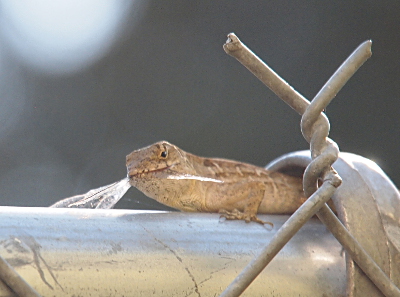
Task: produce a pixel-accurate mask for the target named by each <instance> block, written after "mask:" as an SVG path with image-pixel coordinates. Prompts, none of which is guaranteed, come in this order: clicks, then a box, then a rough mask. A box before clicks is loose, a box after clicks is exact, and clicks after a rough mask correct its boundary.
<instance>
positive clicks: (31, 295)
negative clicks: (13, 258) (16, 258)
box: [0, 256, 41, 297]
mask: <svg viewBox="0 0 400 297" xmlns="http://www.w3.org/2000/svg"><path fill="white" fill-rule="evenodd" d="M0 279H1V280H2V281H3V282H4V283H5V284H6V285H7V286H8V287H10V289H11V290H12V291H14V292H15V293H16V294H17V296H20V297H41V296H40V294H39V293H38V292H36V290H35V289H33V288H32V287H31V286H30V285H29V284H28V283H27V282H26V281H25V280H24V279H23V278H22V277H21V276H20V275H19V274H18V273H17V272H16V271H15V270H14V268H12V266H11V265H10V264H8V262H7V261H6V260H5V259H4V258H3V257H1V256H0Z"/></svg>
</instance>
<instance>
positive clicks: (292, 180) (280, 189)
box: [126, 141, 305, 223]
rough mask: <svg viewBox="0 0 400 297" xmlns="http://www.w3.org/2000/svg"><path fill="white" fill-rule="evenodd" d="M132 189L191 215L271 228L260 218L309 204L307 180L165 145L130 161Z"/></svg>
mask: <svg viewBox="0 0 400 297" xmlns="http://www.w3.org/2000/svg"><path fill="white" fill-rule="evenodd" d="M126 166H127V169H128V177H129V180H130V184H131V185H132V186H134V187H136V188H137V189H139V190H140V191H142V192H143V193H144V194H145V195H147V196H148V197H150V198H153V199H155V200H157V201H158V202H160V203H162V204H165V205H168V206H170V207H173V208H176V209H179V210H182V211H191V212H196V211H197V212H219V213H222V214H223V216H225V217H226V218H227V219H243V220H245V221H246V222H249V221H255V222H258V223H266V222H263V221H261V220H260V219H258V218H257V215H256V214H257V213H265V214H287V213H293V212H294V211H295V210H296V209H297V208H298V207H299V206H300V205H301V204H302V203H303V202H304V201H305V197H304V193H303V187H302V180H301V178H298V177H292V176H289V175H285V174H282V173H279V172H272V171H268V170H265V169H264V168H261V167H257V166H254V165H250V164H246V163H242V162H237V161H231V160H225V159H214V158H202V157H198V156H195V155H193V154H189V153H187V152H185V151H183V150H181V149H180V148H178V147H176V146H175V145H173V144H170V143H168V142H166V141H160V142H157V143H155V144H152V145H150V146H148V147H145V148H142V149H139V150H136V151H133V152H132V153H130V154H129V155H128V156H127V157H126Z"/></svg>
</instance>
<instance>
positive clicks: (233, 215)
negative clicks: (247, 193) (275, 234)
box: [219, 208, 274, 227]
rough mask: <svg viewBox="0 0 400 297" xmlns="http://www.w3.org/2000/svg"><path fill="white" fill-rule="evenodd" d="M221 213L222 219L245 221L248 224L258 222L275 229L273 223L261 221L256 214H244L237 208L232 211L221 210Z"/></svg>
mask: <svg viewBox="0 0 400 297" xmlns="http://www.w3.org/2000/svg"><path fill="white" fill-rule="evenodd" d="M219 213H220V214H221V217H223V218H226V219H227V220H244V221H245V222H246V223H249V222H256V223H259V224H262V225H264V224H268V225H270V226H271V227H274V224H272V223H271V222H266V221H263V220H260V219H259V218H258V217H257V216H256V215H255V214H249V213H244V212H241V211H239V210H237V209H236V208H235V209H234V210H232V211H227V210H225V209H221V210H220V211H219Z"/></svg>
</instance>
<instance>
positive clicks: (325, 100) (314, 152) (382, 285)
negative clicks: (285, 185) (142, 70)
mask: <svg viewBox="0 0 400 297" xmlns="http://www.w3.org/2000/svg"><path fill="white" fill-rule="evenodd" d="M371 43H372V42H371V41H366V42H364V43H362V44H361V45H360V46H359V47H358V48H357V49H356V50H355V51H354V52H353V53H352V54H351V55H350V57H349V58H348V59H347V60H346V61H345V62H344V63H343V64H342V65H341V66H340V67H339V69H338V70H337V71H336V72H335V73H334V75H333V76H332V77H331V78H330V79H329V80H328V82H327V83H326V84H325V85H324V87H323V88H322V89H321V91H320V92H319V93H318V94H317V96H316V97H315V98H314V99H313V101H312V102H311V103H310V102H309V101H308V100H307V99H306V98H304V97H303V96H302V95H301V94H299V93H298V92H297V91H295V90H294V89H293V88H292V87H290V85H289V84H288V83H286V82H285V81H284V80H283V79H282V78H280V77H279V76H278V75H277V74H276V73H275V72H274V71H273V70H272V69H271V68H269V67H268V66H267V65H266V64H265V63H264V62H263V61H262V60H260V59H259V58H258V57H257V56H256V55H255V54H254V53H253V52H252V51H251V50H249V49H248V48H247V47H246V46H245V45H244V44H243V43H242V42H241V41H240V40H239V39H238V38H237V36H236V35H235V34H233V33H231V34H229V35H228V40H227V42H226V43H225V44H224V49H225V51H226V52H227V53H228V54H229V55H231V56H233V57H234V58H236V59H237V60H238V61H239V62H240V63H242V64H243V65H244V66H245V67H246V68H247V69H248V70H250V72H252V73H253V74H254V75H255V76H256V77H257V78H258V79H260V80H261V81H262V82H263V83H264V84H265V85H266V86H267V87H269V88H270V89H271V90H272V91H273V92H274V93H275V94H277V95H278V97H280V98H281V99H282V100H283V101H284V102H286V103H287V104H288V105H289V106H290V107H292V108H293V109H294V110H295V111H297V112H298V113H299V114H302V115H303V116H302V121H301V127H302V133H303V136H304V138H305V139H306V140H307V141H308V142H309V143H310V150H311V156H312V159H313V161H312V162H311V163H310V164H309V166H308V167H307V168H306V171H305V173H304V182H303V185H304V191H305V194H306V196H307V197H309V198H308V200H307V201H306V202H305V203H304V204H303V205H302V207H300V208H299V209H298V210H297V211H296V212H295V213H294V214H293V215H292V216H291V217H290V219H288V221H287V222H286V223H285V224H284V225H283V226H282V227H281V229H280V230H279V231H278V232H277V233H276V235H275V236H274V238H273V239H272V240H271V242H270V243H269V244H268V245H267V246H266V247H265V248H264V249H263V250H262V252H261V253H260V254H259V255H258V256H257V257H255V258H254V259H253V260H252V261H251V262H250V263H249V264H248V265H247V266H246V268H245V269H244V270H243V271H242V272H241V273H240V274H239V275H238V276H237V277H236V279H235V280H234V281H233V282H232V283H231V284H230V285H229V286H228V287H227V288H226V290H225V291H224V292H223V293H222V294H221V295H220V296H221V297H228V296H229V297H236V296H240V295H241V293H242V292H243V291H244V290H246V288H247V287H248V286H249V285H250V284H251V282H252V281H253V280H254V279H255V278H256V277H257V275H258V274H259V273H260V272H261V271H262V270H263V269H264V268H265V267H266V266H267V265H268V263H269V262H270V261H271V260H272V259H273V258H274V256H275V255H276V254H277V253H278V252H279V250H280V249H281V248H282V247H283V246H284V245H285V244H286V243H287V242H288V241H289V240H290V238H291V237H292V236H293V235H294V234H295V233H296V232H297V231H298V230H299V229H300V228H301V226H302V225H303V224H304V223H305V222H306V221H307V220H308V219H309V218H311V217H312V216H313V215H314V214H315V213H317V216H318V217H319V218H320V220H321V221H322V222H323V223H324V224H325V225H326V226H327V227H328V229H329V230H330V231H331V232H332V233H333V235H334V236H335V237H336V238H337V239H338V241H339V242H340V243H341V244H342V246H343V247H344V248H345V250H346V251H347V252H348V253H349V255H350V256H351V258H352V259H353V260H354V261H355V262H356V263H357V265H358V266H359V267H360V268H361V269H362V270H363V271H364V273H365V274H366V275H368V277H369V278H370V279H371V280H372V281H373V283H374V284H375V285H376V286H377V287H378V288H379V289H380V290H381V292H382V293H383V294H384V295H385V296H387V297H389V296H396V297H400V290H399V289H398V288H397V287H396V285H395V284H394V283H393V282H392V281H391V280H390V278H389V277H388V276H387V275H386V274H385V273H384V272H383V271H382V269H381V268H380V267H379V266H378V265H377V264H376V263H375V262H374V261H373V259H372V258H371V257H370V256H369V255H368V254H367V253H366V251H365V250H364V249H363V248H362V246H361V245H360V244H359V243H358V242H357V240H356V239H355V238H354V237H353V236H352V235H351V234H350V233H349V232H348V230H347V229H346V228H345V227H344V226H343V224H342V223H341V222H340V221H339V219H338V218H337V217H336V216H335V214H334V213H333V212H332V210H331V209H330V208H329V207H328V206H327V205H326V203H325V202H327V201H328V200H329V199H330V197H331V196H332V195H333V193H334V191H335V190H336V188H337V187H338V186H339V185H340V183H341V179H340V177H339V176H338V175H337V174H336V172H335V171H334V170H333V169H332V167H331V165H332V164H333V163H334V162H335V161H336V159H337V157H338V153H339V149H338V147H337V145H336V143H335V142H334V141H332V140H331V139H329V138H328V137H327V136H328V133H329V121H328V119H327V117H326V116H325V115H324V114H323V113H322V112H323V110H324V109H325V108H326V106H327V105H328V104H329V103H330V101H331V100H332V99H333V98H334V97H335V96H336V94H337V92H339V90H340V89H341V88H342V87H343V86H344V85H345V83H346V82H347V81H348V79H349V78H350V77H351V76H352V75H353V74H354V73H355V72H356V71H357V70H358V68H359V67H360V66H361V65H362V64H363V63H364V62H365V61H366V60H367V59H368V58H369V57H370V56H371ZM319 178H321V179H322V180H323V184H322V186H321V187H320V188H318V187H317V180H318V179H319Z"/></svg>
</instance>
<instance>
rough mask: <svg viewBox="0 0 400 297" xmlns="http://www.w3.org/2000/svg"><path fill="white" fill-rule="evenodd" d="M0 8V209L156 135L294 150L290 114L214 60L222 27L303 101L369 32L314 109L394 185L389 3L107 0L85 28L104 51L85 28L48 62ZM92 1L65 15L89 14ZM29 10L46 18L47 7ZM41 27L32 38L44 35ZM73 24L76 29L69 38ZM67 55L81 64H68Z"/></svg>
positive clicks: (253, 149) (263, 159)
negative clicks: (88, 31)
mask: <svg viewBox="0 0 400 297" xmlns="http://www.w3.org/2000/svg"><path fill="white" fill-rule="evenodd" d="M5 3H6V1H4V2H2V3H0V5H1V7H0V18H1V26H2V27H1V28H2V29H1V35H0V38H1V39H0V44H1V45H0V68H1V69H0V154H1V155H0V156H1V158H0V164H1V165H0V203H1V205H17V206H48V205H49V204H51V203H53V202H55V201H57V200H59V199H62V198H65V197H68V196H72V195H76V194H80V193H84V192H87V191H88V190H89V189H91V188H96V187H100V186H103V185H106V184H110V183H112V182H114V181H117V180H119V179H121V178H123V177H124V176H126V168H125V156H126V155H127V154H128V153H129V152H131V151H132V150H134V149H138V148H140V147H143V146H147V145H149V144H151V143H154V142H156V141H158V140H168V141H169V142H171V143H173V144H176V145H177V146H179V147H181V148H182V149H184V150H186V151H189V152H192V153H194V154H197V155H200V156H210V157H224V158H230V159H236V160H240V161H245V162H250V163H253V164H257V165H260V166H264V165H265V164H267V163H268V162H269V161H271V160H272V159H274V158H276V157H278V156H280V155H282V154H284V153H288V152H291V151H295V150H303V149H307V148H308V144H307V143H306V142H305V140H304V139H303V137H302V135H301V133H300V128H299V121H300V117H299V116H298V115H297V114H296V113H295V112H294V111H293V110H291V109H290V108H289V107H288V106H287V105H286V104H284V103H283V102H282V101H281V100H280V99H279V98H277V97H276V96H275V95H274V94H273V93H272V92H271V91H270V90H268V89H267V88H266V87H265V86H263V85H262V84H261V83H260V82H259V81H258V80H257V79H256V78H255V77H254V76H253V75H252V74H250V72H248V71H247V70H246V69H245V68H244V67H243V66H241V65H240V64H239V63H238V62H237V61H236V60H234V59H233V58H231V57H230V56H228V55H227V54H225V52H224V51H223V49H222V45H223V44H224V42H225V40H226V35H227V33H229V32H235V33H236V34H237V35H238V37H239V38H240V39H241V40H242V41H243V42H244V43H245V44H246V45H247V46H248V47H250V48H251V49H252V50H253V51H254V52H255V53H256V54H258V55H259V56H260V57H261V58H262V59H263V60H264V61H265V62H266V63H268V64H269V66H270V67H272V68H273V69H274V70H275V71H276V72H277V73H279V74H280V75H281V76H282V77H283V78H284V79H286V80H287V81H288V82H289V83H290V84H291V85H292V86H293V87H294V88H296V89H297V90H298V91H299V92H300V93H302V94H303V95H304V96H305V97H307V98H308V99H312V97H313V96H314V95H315V94H316V93H317V92H318V91H319V89H320V88H321V87H322V86H323V84H324V83H325V82H326V80H327V79H328V78H329V77H330V76H331V75H332V74H333V72H334V71H335V70H336V69H337V67H338V66H339V65H340V64H341V63H342V62H343V61H344V60H345V59H346V58H347V57H348V55H349V54H350V53H351V52H352V51H353V50H354V49H355V48H356V47H357V46H358V45H359V44H360V43H361V42H363V41H364V40H367V39H372V41H373V46H372V50H373V56H372V58H371V59H370V60H368V61H367V62H366V63H365V64H364V66H362V67H361V68H360V70H359V71H358V72H357V73H356V74H355V76H354V77H353V78H351V80H350V81H349V82H348V83H347V85H346V86H345V87H344V88H343V89H342V90H341V91H340V92H339V94H338V96H337V97H336V98H335V99H334V100H333V101H332V103H331V104H330V105H329V107H328V108H327V115H328V117H329V119H330V121H331V133H330V137H331V138H332V139H334V140H335V141H336V142H337V143H338V144H339V146H340V149H341V150H342V151H348V152H353V153H356V154H360V155H362V156H365V157H368V158H371V159H373V160H374V161H376V162H377V163H378V164H379V165H380V166H381V167H382V168H383V170H385V171H386V173H387V174H388V175H389V176H390V177H391V178H392V179H393V181H394V182H395V183H396V184H397V185H399V184H400V172H399V170H398V169H399V166H400V165H399V164H398V152H399V150H398V148H399V132H400V128H399V126H400V120H399V116H398V114H399V105H400V100H399V99H400V86H399V80H400V67H399V61H400V54H399V53H400V50H399V49H400V34H399V32H400V21H399V20H400V2H399V1H366V0H363V1H341V2H337V3H334V2H333V1H329V2H327V1H323V2H321V1H307V2H301V3H302V4H299V3H300V2H296V1H183V0H182V1H147V2H145V3H140V2H135V3H134V4H133V5H131V3H133V2H130V1H128V2H126V1H119V2H116V3H119V5H122V8H123V9H122V11H123V13H121V15H120V19H119V22H118V24H117V25H116V26H114V27H113V28H111V29H110V32H108V31H107V30H105V29H104V28H103V29H101V31H99V33H95V34H94V35H93V38H95V37H96V36H97V35H96V34H103V33H104V32H106V31H107V32H108V34H109V35H108V37H107V38H105V39H104V40H105V41H104V42H107V46H105V49H104V50H102V51H100V52H99V51H97V52H96V50H97V49H96V48H95V49H91V50H90V49H89V50H88V49H85V48H84V47H85V45H87V44H90V42H91V41H92V39H91V37H90V36H89V37H85V38H86V39H85V40H84V42H83V43H82V44H83V45H82V48H80V47H79V46H78V47H76V48H75V50H74V51H72V50H71V51H69V50H68V48H69V47H68V45H64V48H63V47H61V53H62V54H61V55H59V56H58V58H56V59H54V60H52V59H51V58H50V57H51V54H54V53H56V51H57V50H60V48H58V49H55V48H54V47H53V48H52V47H51V46H50V47H49V48H50V50H48V52H47V53H48V54H46V51H42V52H41V51H40V50H38V46H37V44H38V41H37V40H39V39H35V38H31V37H29V36H27V35H26V33H24V31H23V30H22V31H21V29H19V27H18V26H17V25H16V22H19V21H21V20H22V21H23V22H25V25H28V26H31V27H34V26H33V25H31V24H30V22H33V21H32V20H38V19H40V16H39V15H34V16H33V18H29V17H28V16H27V15H24V14H22V15H19V19H18V18H17V19H16V18H15V13H14V15H13V14H12V13H10V8H9V7H7V6H6V5H5ZM71 3H73V2H71ZM96 3H97V2H94V3H93V7H92V8H91V9H87V8H82V7H80V6H79V5H77V6H76V7H72V9H71V7H70V8H69V11H68V13H70V14H71V13H72V14H75V13H76V14H79V15H86V14H89V12H91V11H95V10H96V9H97V7H96ZM39 9H42V11H40V13H42V14H45V15H52V14H53V13H54V11H53V10H52V9H56V8H48V9H47V10H46V9H45V8H40V7H39ZM57 9H58V10H57V12H58V13H60V11H61V13H63V11H64V10H63V9H64V8H61V9H60V8H57ZM85 9H87V11H85ZM21 10H22V8H18V9H17V15H18V13H19V12H20V11H21ZM65 10H66V12H65V13H67V9H66V8H65ZM32 11H33V10H32V9H31V10H27V12H24V13H32ZM42 19H43V18H42ZM60 19H62V16H57V17H55V18H53V19H52V22H50V21H49V22H48V23H44V24H42V25H41V26H42V27H40V28H42V29H43V28H45V29H46V28H47V29H49V28H50V29H51V30H53V31H52V32H53V33H54V32H56V33H57V34H56V36H58V37H60V38H63V34H66V33H65V32H66V31H65V30H68V29H69V27H71V28H72V26H73V25H74V26H75V25H76V24H77V22H75V23H73V24H72V25H69V24H68V23H63V24H57V21H58V20H60ZM66 19H68V18H67V17H66ZM84 19H86V18H84ZM99 24H101V22H100V23H99ZM95 25H96V24H95ZM43 26H44V27H43ZM46 26H47V27H46ZM38 28H39V27H38ZM45 29H43V30H42V31H40V30H39V31H38V33H37V34H39V35H40V37H46V34H48V33H46V32H47V31H46V30H47V29H46V30H45ZM59 29H60V31H59V32H58V31H57V30H59ZM83 31H84V30H83V29H82V27H79V26H78V30H77V31H76V32H74V34H75V35H74V34H73V36H75V37H76V38H78V37H79V36H80V35H79V34H80V33H82V32H83ZM82 34H83V33H82ZM39 35H38V36H39ZM95 35H96V36H95ZM49 37H51V36H49ZM16 40H17V41H18V40H19V42H20V43H18V42H17V41H16ZM49 40H50V41H54V40H55V39H54V38H53V37H51V38H49ZM63 40H64V41H65V40H66V39H63ZM72 41H73V39H72ZM72 41H70V42H72ZM18 44H22V46H21V47H20V48H19V50H18ZM44 44H45V45H46V43H44ZM50 45H51V44H50ZM100 47H101V46H98V45H97V48H100ZM21 48H22V49H23V51H24V52H23V53H22V52H21ZM91 52H93V54H91ZM80 53H85V54H86V56H85V57H86V58H85V59H86V60H85V59H83V60H82V61H80V62H79V61H78V62H76V61H75V62H74V60H73V59H74V57H78V56H79V54H80ZM88 53H89V54H88ZM30 54H32V57H33V58H32V57H31V56H30ZM71 61H72V62H71ZM154 205H155V204H153V203H152V201H151V200H150V199H148V198H146V197H144V196H143V195H141V194H140V193H139V192H138V191H137V190H136V189H131V190H130V191H129V192H128V194H127V195H126V196H125V197H124V198H123V200H122V201H121V202H120V203H119V204H118V207H124V208H153V207H155V208H158V207H159V206H154Z"/></svg>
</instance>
